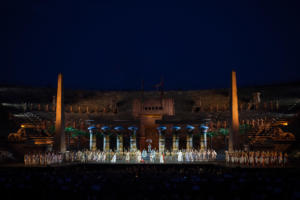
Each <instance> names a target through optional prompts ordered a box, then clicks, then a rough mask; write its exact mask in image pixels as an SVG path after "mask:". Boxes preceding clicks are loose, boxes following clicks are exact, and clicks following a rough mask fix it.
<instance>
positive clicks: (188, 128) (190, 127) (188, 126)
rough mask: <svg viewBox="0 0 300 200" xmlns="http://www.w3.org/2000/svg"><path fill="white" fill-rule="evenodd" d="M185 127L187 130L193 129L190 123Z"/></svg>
mask: <svg viewBox="0 0 300 200" xmlns="http://www.w3.org/2000/svg"><path fill="white" fill-rule="evenodd" d="M186 129H187V130H188V131H193V130H194V129H195V127H194V126H192V125H187V126H186Z"/></svg>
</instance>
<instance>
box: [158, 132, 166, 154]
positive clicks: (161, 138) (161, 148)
mask: <svg viewBox="0 0 300 200" xmlns="http://www.w3.org/2000/svg"><path fill="white" fill-rule="evenodd" d="M157 130H158V134H159V141H158V148H159V152H164V151H165V135H164V134H165V133H164V132H163V131H166V130H167V127H166V126H159V127H157Z"/></svg>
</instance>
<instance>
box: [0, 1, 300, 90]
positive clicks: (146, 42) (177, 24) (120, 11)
mask: <svg viewBox="0 0 300 200" xmlns="http://www.w3.org/2000/svg"><path fill="white" fill-rule="evenodd" d="M99 2H101V3H99ZM158 2H160V3H154V1H153V0H138V1H135V2H134V3H129V2H128V1H126V0H121V1H120V2H117V1H100V0H93V1H92V0H84V1H75V0H72V1H64V0H58V1H55V0H49V1H46V0H43V1H42V0H41V1H38V0H34V1H33V0H27V1H24V0H20V1H14V0H5V1H1V6H0V12H1V35H0V36H1V39H0V42H1V43H0V53H1V59H0V66H1V69H2V70H1V75H0V82H1V83H9V84H26V85H35V86H48V85H50V86H53V87H55V85H56V78H57V73H58V72H62V73H63V74H64V83H65V86H66V87H68V88H81V89H101V90H102V89H104V90H107V89H117V90H119V89H140V87H141V86H140V85H141V80H142V79H144V82H145V84H144V85H145V89H154V88H153V85H154V84H157V83H159V81H160V79H161V77H162V76H163V77H164V86H165V89H167V90H168V89H204V88H226V87H229V84H230V72H231V69H236V71H237V75H238V84H239V85H240V86H246V85H260V84H272V83H279V82H286V81H297V80H300V69H299V68H300V62H299V60H300V23H299V22H300V20H299V19H300V18H299V10H300V9H299V8H300V7H299V4H298V3H297V1H287V0H285V1H275V0H272V1H264V0H259V1H255V0H250V1H247V0H238V1H226V0H220V1H213V0H207V1H202V0H201V1H200V0H198V1H186V0H185V1H176V0H171V1H162V0H161V1H158ZM162 2H164V3H162Z"/></svg>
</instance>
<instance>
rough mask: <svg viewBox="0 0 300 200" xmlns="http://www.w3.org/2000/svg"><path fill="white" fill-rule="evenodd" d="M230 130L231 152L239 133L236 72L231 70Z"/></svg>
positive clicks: (236, 144)
mask: <svg viewBox="0 0 300 200" xmlns="http://www.w3.org/2000/svg"><path fill="white" fill-rule="evenodd" d="M231 117H232V121H231V131H230V132H229V144H228V151H229V152H232V151H233V150H234V149H236V148H238V144H239V142H238V133H239V111H238V96H237V85H236V72H235V71H233V70H232V72H231Z"/></svg>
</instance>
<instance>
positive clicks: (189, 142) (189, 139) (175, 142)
mask: <svg viewBox="0 0 300 200" xmlns="http://www.w3.org/2000/svg"><path fill="white" fill-rule="evenodd" d="M165 145H166V142H165V137H164V136H163V134H162V133H160V134H159V152H164V151H165ZM172 149H173V151H178V149H179V137H178V136H177V135H173V137H172ZM192 149H193V136H192V135H189V134H187V136H186V150H187V151H189V150H192ZM200 149H201V150H206V149H207V134H206V132H203V134H201V136H200Z"/></svg>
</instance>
